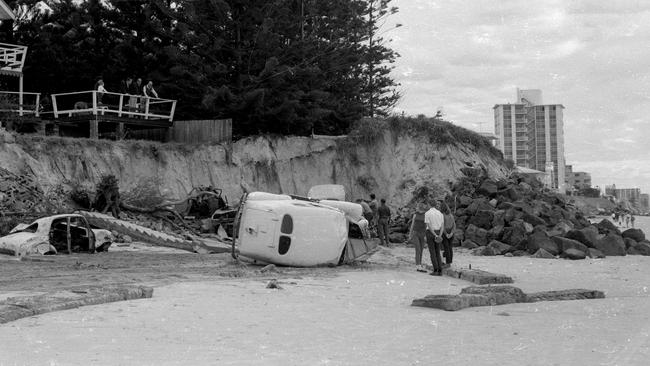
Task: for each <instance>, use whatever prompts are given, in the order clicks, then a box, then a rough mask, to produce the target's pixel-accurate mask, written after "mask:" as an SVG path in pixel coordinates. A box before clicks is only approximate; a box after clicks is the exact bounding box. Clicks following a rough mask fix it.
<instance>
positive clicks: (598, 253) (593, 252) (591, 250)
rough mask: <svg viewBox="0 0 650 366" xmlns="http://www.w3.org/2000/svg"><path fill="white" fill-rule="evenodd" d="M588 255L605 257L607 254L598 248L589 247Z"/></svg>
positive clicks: (590, 256)
mask: <svg viewBox="0 0 650 366" xmlns="http://www.w3.org/2000/svg"><path fill="white" fill-rule="evenodd" d="M587 255H588V256H589V258H605V254H603V252H601V251H600V250H598V249H596V248H589V249H587Z"/></svg>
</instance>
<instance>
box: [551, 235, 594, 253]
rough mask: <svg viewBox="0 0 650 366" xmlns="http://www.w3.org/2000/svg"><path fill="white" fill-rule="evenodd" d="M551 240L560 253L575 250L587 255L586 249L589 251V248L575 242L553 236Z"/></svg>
mask: <svg viewBox="0 0 650 366" xmlns="http://www.w3.org/2000/svg"><path fill="white" fill-rule="evenodd" d="M552 240H553V241H554V242H555V244H557V246H558V248H559V249H560V252H566V251H567V250H569V249H576V250H578V251H580V252H582V253H587V249H589V247H587V246H586V245H584V244H582V243H581V242H579V241H577V240H573V239H567V238H563V237H561V236H554V237H553V238H552ZM580 259H582V258H580Z"/></svg>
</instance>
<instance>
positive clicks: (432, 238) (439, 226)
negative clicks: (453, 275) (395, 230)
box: [356, 193, 456, 276]
mask: <svg viewBox="0 0 650 366" xmlns="http://www.w3.org/2000/svg"><path fill="white" fill-rule="evenodd" d="M356 202H357V203H358V204H360V205H361V207H362V210H363V216H364V217H365V218H366V220H368V223H369V226H370V228H371V231H372V229H373V228H375V229H376V230H377V235H378V236H379V240H380V242H381V245H387V244H389V243H390V242H389V240H388V225H389V224H390V216H391V211H390V208H389V207H388V205H386V200H385V199H383V198H382V199H381V200H379V202H377V197H376V196H375V194H374V193H371V194H370V200H369V201H366V200H363V199H357V200H356ZM455 230H456V219H455V217H454V214H453V212H451V209H450V208H449V206H448V205H447V203H445V202H444V201H440V202H437V201H436V202H434V203H433V204H431V205H429V204H427V203H425V202H420V203H419V204H418V205H417V208H416V212H415V214H414V215H413V217H412V218H411V226H410V228H409V235H408V240H409V242H411V243H413V245H414V246H415V266H416V270H418V271H420V272H427V269H426V267H425V266H424V265H423V264H422V252H423V251H424V247H425V245H426V246H427V247H428V248H429V254H430V256H431V264H432V266H433V271H432V272H431V273H430V274H431V275H432V276H441V275H442V269H443V268H445V267H449V266H450V265H451V263H452V261H453V259H454V252H453V250H452V240H453V238H454V232H455ZM441 251H442V256H441ZM443 257H444V263H443Z"/></svg>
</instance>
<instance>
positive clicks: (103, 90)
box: [95, 79, 108, 104]
mask: <svg viewBox="0 0 650 366" xmlns="http://www.w3.org/2000/svg"><path fill="white" fill-rule="evenodd" d="M95 85H96V90H97V104H102V98H103V97H104V93H108V90H106V88H104V80H102V79H99V80H97V84H95Z"/></svg>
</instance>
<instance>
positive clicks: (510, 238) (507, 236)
mask: <svg viewBox="0 0 650 366" xmlns="http://www.w3.org/2000/svg"><path fill="white" fill-rule="evenodd" d="M501 241H502V242H504V243H506V244H509V245H511V246H514V247H518V246H519V245H520V243H522V242H525V241H526V230H525V229H524V228H523V226H512V227H506V228H504V229H503V233H502V235H501Z"/></svg>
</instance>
